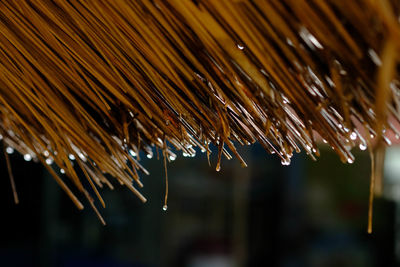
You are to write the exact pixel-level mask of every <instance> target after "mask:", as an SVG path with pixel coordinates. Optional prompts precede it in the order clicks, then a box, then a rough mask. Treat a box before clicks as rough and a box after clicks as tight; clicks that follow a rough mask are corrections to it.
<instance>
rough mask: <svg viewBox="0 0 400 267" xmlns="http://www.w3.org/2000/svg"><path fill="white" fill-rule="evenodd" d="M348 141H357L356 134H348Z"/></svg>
mask: <svg viewBox="0 0 400 267" xmlns="http://www.w3.org/2000/svg"><path fill="white" fill-rule="evenodd" d="M350 139H351V140H356V139H357V134H356V133H355V132H352V133H351V134H350Z"/></svg>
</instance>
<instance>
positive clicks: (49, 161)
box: [46, 158, 54, 165]
mask: <svg viewBox="0 0 400 267" xmlns="http://www.w3.org/2000/svg"><path fill="white" fill-rule="evenodd" d="M53 161H54V160H53V158H47V159H46V164H47V165H51V164H53Z"/></svg>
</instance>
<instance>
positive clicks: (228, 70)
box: [0, 0, 400, 218]
mask: <svg viewBox="0 0 400 267" xmlns="http://www.w3.org/2000/svg"><path fill="white" fill-rule="evenodd" d="M399 10H400V4H399V3H398V1H395V0H391V1H389V0H385V1H372V0H359V1H341V0H340V1H336V0H312V1H305V0H283V1H267V0H254V1H250V0H237V1H233V0H228V1H214V0H199V1H190V0H154V1H147V0H138V1H131V0H111V1H78V0H77V1H62V0H57V1H43V0H31V1H25V0H21V1H13V0H5V1H1V3H0V130H1V132H0V134H1V135H2V137H3V139H2V140H3V142H4V145H5V146H11V147H13V148H15V149H16V150H17V151H19V152H20V153H22V154H24V155H27V157H26V158H28V159H30V158H32V159H33V160H35V161H40V162H41V163H43V164H44V165H45V166H46V168H47V169H48V170H49V171H50V172H51V174H52V175H53V176H54V178H55V179H56V181H57V183H58V184H59V185H60V186H61V187H62V188H63V190H64V191H65V192H66V193H67V194H68V195H69V196H70V197H71V199H72V201H73V202H74V203H75V204H76V205H77V207H78V208H83V205H82V203H81V202H80V200H79V198H81V197H82V196H83V197H85V198H87V199H88V201H89V204H90V205H91V206H92V207H93V208H95V210H96V213H97V214H98V215H99V218H101V217H100V213H99V212H98V211H97V209H96V205H95V199H94V198H92V196H91V195H90V194H89V193H88V191H87V189H85V187H84V185H83V183H82V181H83V180H82V179H86V180H87V181H88V183H89V186H90V189H91V190H90V191H91V192H94V194H95V195H96V198H97V200H98V201H99V203H100V204H101V205H102V206H103V207H105V203H104V201H103V199H102V197H101V194H100V191H101V190H100V189H101V188H102V187H103V185H106V186H108V187H110V188H113V184H114V183H115V182H117V183H119V184H121V185H125V186H127V187H128V188H129V189H130V190H131V191H132V192H133V193H134V194H136V195H137V196H138V197H139V198H140V199H141V200H142V201H146V199H145V198H144V196H142V195H141V193H140V192H139V190H138V188H140V187H142V186H143V183H142V180H141V179H140V177H139V175H141V174H142V173H145V174H148V172H147V171H146V170H145V168H144V167H143V166H142V165H141V163H140V159H141V158H142V157H143V155H145V156H147V157H149V158H151V157H152V156H153V150H154V147H157V148H159V149H162V151H163V157H164V161H165V166H166V160H167V159H168V161H169V160H170V159H171V158H175V153H176V152H177V151H181V152H182V153H183V154H184V155H186V156H194V155H195V153H196V147H197V148H199V150H201V151H203V152H206V153H207V155H208V156H209V154H210V151H211V150H210V149H209V146H211V145H213V146H216V147H217V148H218V150H219V152H218V162H217V163H216V169H217V170H219V169H220V168H221V158H222V157H226V158H227V159H230V158H232V156H231V154H233V155H234V156H235V157H236V158H237V159H238V160H239V161H240V163H241V165H242V166H246V163H245V161H244V159H242V158H241V157H240V155H239V154H238V152H237V151H236V148H235V146H237V145H250V144H253V143H255V142H258V143H260V144H261V145H262V146H263V147H264V148H265V150H266V151H267V152H268V153H273V154H275V155H276V156H278V157H279V158H280V159H281V161H282V164H284V165H288V164H290V158H291V157H292V155H293V153H294V152H300V151H301V150H304V151H305V152H306V153H307V154H309V155H310V157H311V158H313V159H316V158H317V157H318V156H319V150H318V147H317V142H319V141H318V140H323V141H325V142H326V143H328V144H329V145H330V146H331V147H332V149H334V151H335V152H336V153H337V154H338V156H339V157H340V159H341V160H342V161H343V162H347V163H352V162H354V160H355V158H354V156H353V154H352V149H353V148H354V147H356V146H359V147H360V148H361V149H366V146H367V145H368V144H367V142H368V143H370V144H384V145H390V143H391V141H390V140H389V139H388V138H387V135H388V133H390V132H394V133H395V134H397V135H398V134H399V132H398V130H397V129H396V127H395V126H394V125H393V123H389V122H388V118H389V117H392V118H394V119H395V120H397V121H398V119H399V108H400V98H399V97H400V79H399V78H400V77H399V73H398V71H397V63H398V54H399V48H400V27H399V22H398V17H399V14H400V12H399ZM371 136H372V137H371ZM370 138H374V139H375V140H377V141H373V142H372V141H371V142H369V141H368V140H369V139H370ZM165 140H168V146H167V144H166V141H165ZM370 146H374V145H370ZM140 153H142V155H141V156H140ZM74 162H75V163H74ZM56 166H57V167H58V168H56ZM76 168H81V169H82V170H83V173H84V176H85V177H78V175H77V174H76V172H75V171H76ZM165 168H166V167H165ZM375 168H376V169H381V168H380V167H379V166H375ZM61 170H62V173H65V176H64V175H60V173H59V172H58V171H61ZM106 173H107V174H109V176H108V175H105V174H106ZM109 177H113V179H112V180H109ZM66 179H69V180H70V183H68V184H71V183H72V184H73V185H74V187H76V192H79V194H75V193H74V192H73V191H72V190H71V189H70V188H69V187H68V186H67V183H65V180H66ZM167 184H168V183H167ZM371 186H373V183H372V184H371ZM167 188H168V187H166V190H168V189H167ZM96 203H97V202H96ZM165 205H166V199H165ZM371 206H372V204H371Z"/></svg>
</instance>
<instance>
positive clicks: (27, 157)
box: [24, 154, 32, 161]
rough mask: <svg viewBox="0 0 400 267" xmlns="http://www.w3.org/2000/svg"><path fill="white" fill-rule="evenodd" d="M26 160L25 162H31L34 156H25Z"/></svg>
mask: <svg viewBox="0 0 400 267" xmlns="http://www.w3.org/2000/svg"><path fill="white" fill-rule="evenodd" d="M24 160H25V161H31V160H32V156H31V155H30V154H25V155H24Z"/></svg>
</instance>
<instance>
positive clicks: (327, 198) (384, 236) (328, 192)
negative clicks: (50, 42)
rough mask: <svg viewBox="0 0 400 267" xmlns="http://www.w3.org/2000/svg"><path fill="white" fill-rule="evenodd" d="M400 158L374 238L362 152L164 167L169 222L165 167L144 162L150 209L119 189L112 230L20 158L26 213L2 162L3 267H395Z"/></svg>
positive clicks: (260, 154)
mask: <svg viewBox="0 0 400 267" xmlns="http://www.w3.org/2000/svg"><path fill="white" fill-rule="evenodd" d="M397 150H398V149H397V148H395V149H394V150H391V154H390V155H387V162H388V164H387V165H388V166H385V168H389V171H387V173H389V174H390V177H389V178H388V179H387V180H388V181H389V182H390V185H389V187H385V188H389V189H390V191H388V190H386V189H385V194H384V195H385V196H386V197H383V198H378V199H376V201H375V206H374V221H373V224H374V228H373V234H372V235H368V234H367V231H366V229H367V212H368V192H369V179H370V162H369V157H368V153H367V152H365V151H355V152H354V153H355V155H356V161H355V162H354V163H353V164H351V165H349V164H342V163H341V162H340V161H339V159H338V157H337V156H336V155H335V154H334V153H333V152H332V151H331V150H330V149H328V147H321V157H320V158H319V160H318V161H317V162H314V161H312V160H311V159H309V158H308V157H307V156H306V155H304V154H298V155H295V157H294V158H293V159H292V164H291V165H290V166H282V165H281V164H280V161H279V160H278V159H277V157H276V156H274V155H268V154H267V153H266V152H265V151H264V150H263V149H262V148H261V147H259V146H252V147H248V148H242V149H241V151H240V153H241V155H242V156H243V157H244V158H245V160H246V161H247V163H248V166H249V167H248V168H241V167H240V164H239V162H238V161H237V160H236V159H232V160H231V161H227V160H225V159H224V160H223V161H222V169H221V171H220V172H216V171H215V163H216V158H215V157H216V153H213V155H212V157H211V163H212V167H209V166H208V164H207V158H206V156H205V155H204V154H201V153H199V154H198V156H196V157H195V158H185V157H182V156H181V155H179V156H178V158H177V159H176V160H175V161H173V162H171V163H169V164H168V173H169V199H168V210H167V211H163V209H162V207H163V200H164V190H165V177H164V169H163V161H162V160H161V159H160V160H157V159H155V158H153V159H151V160H149V159H143V160H142V163H143V165H144V166H145V167H146V168H147V169H148V170H149V171H150V173H151V174H150V175H149V176H146V175H144V174H142V181H143V183H144V185H145V187H144V188H143V190H142V192H143V194H144V195H145V196H146V197H147V199H148V202H147V203H145V204H142V203H141V202H140V201H139V200H138V199H137V198H136V197H135V196H134V195H133V194H132V193H131V192H130V191H129V190H128V189H127V188H123V187H121V186H119V185H118V184H117V183H115V182H114V183H113V184H114V185H115V187H116V188H115V190H114V191H111V190H109V189H107V188H104V190H102V196H103V198H104V200H105V201H106V205H107V207H106V209H100V211H101V213H102V215H103V217H104V218H105V220H106V222H107V226H102V225H101V223H100V222H99V221H98V219H97V217H96V215H95V214H94V212H93V211H92V210H91V208H90V206H89V204H88V203H86V202H83V203H84V204H85V209H84V210H83V211H78V210H77V209H76V208H75V206H74V205H73V204H72V202H71V201H70V200H69V198H68V197H67V196H66V194H65V193H64V192H63V191H61V190H60V189H59V188H58V186H57V184H56V182H55V181H54V180H53V178H52V177H51V176H50V175H49V174H48V172H46V171H45V170H44V168H42V166H41V165H40V164H37V163H34V162H26V161H24V159H23V157H22V156H21V155H19V154H17V153H13V154H12V155H10V158H11V164H12V169H13V174H14V176H15V182H16V186H17V191H18V194H19V197H20V204H19V205H15V204H14V203H13V197H12V190H11V187H10V182H9V178H8V174H7V168H6V164H5V160H4V157H1V158H0V163H1V166H2V168H1V177H2V179H1V182H0V183H1V184H0V186H1V194H0V197H1V205H2V211H1V218H2V220H1V221H2V224H1V228H0V229H1V230H0V231H1V232H0V237H1V243H0V266H45V267H46V266H66V267H67V266H68V267H70V266H89V267H90V266H117V267H119V266H121V267H122V266H124V267H125V266H143V267H145V266H146V267H150V266H189V267H204V266H207V267H225V266H285V267H296V266H398V262H399V261H398V259H399V258H398V256H396V255H397V254H396V251H399V250H400V249H399V247H398V245H396V244H398V242H397V241H396V240H397V239H399V238H400V237H398V235H399V230H400V222H399V218H397V217H399V216H396V209H397V207H396V204H395V203H396V202H398V200H397V199H398V198H397V197H396V196H397V195H400V189H398V190H397V191H396V190H394V189H396V188H397V187H396V184H397V183H396V181H397V180H396V177H398V179H399V180H400V170H399V171H398V172H396V166H397V164H396V163H393V162H396V161H395V159H396V157H398V156H397V155H398V153H397ZM142 158H146V157H142ZM397 159H398V158H397ZM397 162H400V161H397ZM399 167H400V166H399ZM399 167H397V168H399ZM397 174H399V175H397ZM385 183H386V182H385ZM396 192H399V193H398V194H397V195H396ZM399 198H400V197H399ZM80 199H81V200H82V201H83V200H84V199H83V198H82V197H81V198H80ZM396 225H398V226H397V227H396Z"/></svg>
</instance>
